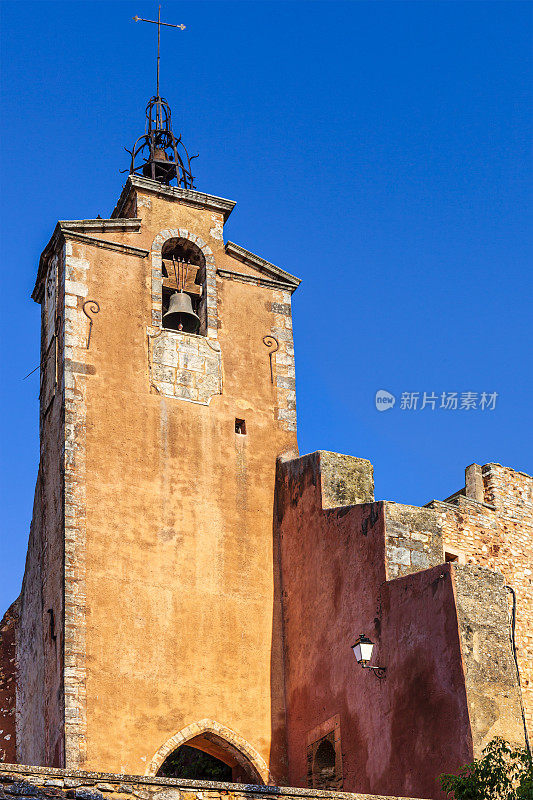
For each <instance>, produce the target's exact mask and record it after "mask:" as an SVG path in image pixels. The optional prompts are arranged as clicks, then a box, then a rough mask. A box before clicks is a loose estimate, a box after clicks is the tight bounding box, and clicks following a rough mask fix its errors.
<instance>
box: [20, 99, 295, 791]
mask: <svg viewBox="0 0 533 800" xmlns="http://www.w3.org/2000/svg"><path fill="white" fill-rule="evenodd" d="M154 109H155V111H154ZM147 113H148V120H149V121H151V122H152V123H153V124H151V126H148V132H147V134H146V135H145V136H144V137H141V140H139V141H138V142H137V143H136V145H135V146H134V148H133V149H132V165H131V171H130V175H129V177H128V179H127V182H126V185H125V186H124V189H123V191H122V194H121V196H120V198H119V200H118V203H117V205H116V208H115V209H114V211H113V213H112V214H111V216H110V218H109V219H92V220H82V221H70V222H59V223H58V225H57V227H56V229H55V231H54V234H53V236H52V238H51V240H50V242H49V244H48V245H47V247H46V248H45V250H44V252H43V254H42V256H41V260H40V264H39V270H38V276H37V282H36V285H35V290H34V293H33V298H34V299H35V300H36V301H37V302H38V303H40V304H41V307H42V375H41V393H40V431H41V461H40V467H39V475H38V481H37V489H36V502H35V510H34V517H33V523H32V530H31V535H30V546H29V552H28V560H27V564H26V575H25V580H24V586H23V590H22V595H21V599H20V601H19V602H20V608H19V615H20V639H19V641H18V643H17V653H18V656H17V658H18V670H19V673H18V690H17V691H18V695H17V760H18V762H19V763H27V764H43V765H46V764H49V765H56V766H63V765H66V766H68V767H73V768H81V769H98V770H100V771H115V772H128V773H133V774H143V773H146V774H149V775H155V774H156V772H157V770H158V769H159V768H160V766H161V764H162V763H163V761H164V759H165V757H166V755H167V754H168V753H170V752H171V751H172V750H174V749H175V747H176V746H177V744H179V743H180V742H184V741H189V742H191V743H193V744H195V745H196V746H197V747H199V748H200V749H203V750H204V751H206V752H211V753H213V754H215V755H216V754H218V753H223V754H224V758H225V761H226V763H227V764H229V765H230V766H231V767H232V769H233V777H234V778H236V779H240V780H245V781H246V782H249V783H263V782H269V781H270V780H276V781H280V780H283V778H284V776H285V775H286V764H285V760H284V759H285V755H284V754H285V750H286V748H285V728H284V725H285V722H284V720H285V709H284V687H283V672H282V645H281V612H280V588H279V572H278V569H279V563H278V554H277V549H276V545H275V541H274V537H273V502H274V481H275V469H276V457H277V456H278V455H280V454H282V453H285V452H290V451H293V452H294V451H295V449H296V411H295V394H294V351H293V343H292V329H291V295H292V293H293V291H294V290H295V289H296V288H297V286H298V284H299V280H298V279H297V278H295V277H293V276H292V275H290V274H288V273H287V272H285V271H284V270H282V269H279V268H278V267H275V266H273V265H272V264H270V263H269V262H267V261H265V260H264V259H262V258H260V257H259V256H256V255H254V254H253V253H251V252H249V251H248V250H245V249H244V248H243V247H241V246H239V245H236V244H233V243H232V242H227V241H226V242H225V240H224V223H225V221H226V220H227V218H228V217H229V215H230V213H231V212H232V210H233V207H234V203H233V202H232V201H230V200H226V199H223V198H220V197H214V196H213V195H210V194H205V193H204V192H199V191H197V190H196V189H195V188H193V178H192V175H191V171H190V161H189V159H188V156H187V154H186V153H185V154H183V151H181V155H180V148H181V142H180V139H176V138H175V137H174V135H173V134H172V130H171V126H170V110H169V109H168V106H167V105H166V103H165V102H164V101H163V100H162V99H161V98H159V97H156V98H153V99H152V100H151V101H150V104H149V106H148V109H147ZM154 114H155V116H154ZM139 158H140V159H141V163H140V165H139ZM173 181H175V182H176V183H177V185H174V186H173V185H172V182H173ZM176 297H178V299H179V300H180V302H181V303H182V305H181V306H180V308H179V309H178V312H177V313H174V314H170V315H169V314H168V313H167V312H168V308H169V305H170V306H171V310H172V303H173V302H174V303H175V302H176ZM183 302H185V304H186V306H187V307H186V308H185V310H183ZM174 310H176V309H174ZM191 331H195V332H191Z"/></svg>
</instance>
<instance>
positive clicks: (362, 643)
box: [352, 633, 374, 665]
mask: <svg viewBox="0 0 533 800" xmlns="http://www.w3.org/2000/svg"><path fill="white" fill-rule="evenodd" d="M373 649H374V644H373V642H371V641H370V639H369V638H368V636H365V635H364V633H362V634H361V635H360V636H359V638H358V639H357V641H356V642H355V644H353V645H352V650H353V654H354V656H355V658H356V660H357V662H358V663H359V664H363V665H364V664H366V663H367V662H368V661H370V659H371V658H372V650H373Z"/></svg>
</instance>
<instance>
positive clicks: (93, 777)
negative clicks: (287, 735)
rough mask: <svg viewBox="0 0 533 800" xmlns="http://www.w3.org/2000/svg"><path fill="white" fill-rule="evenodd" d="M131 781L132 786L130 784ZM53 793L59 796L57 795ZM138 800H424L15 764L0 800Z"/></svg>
mask: <svg viewBox="0 0 533 800" xmlns="http://www.w3.org/2000/svg"><path fill="white" fill-rule="evenodd" d="M43 776H53V777H50V778H49V779H48V783H50V782H51V781H52V780H53V781H54V785H56V786H57V787H58V788H57V789H54V790H49V791H47V790H46V788H45V787H42V786H41V785H40V784H41V783H42V778H43ZM73 779H74V780H76V781H80V783H82V784H94V783H95V781H96V783H97V786H101V787H102V791H95V790H93V789H84V788H78V789H74V790H73V789H70V790H69V789H68V786H70V784H71V782H72V780H73ZM125 781H127V783H126V782H125ZM52 791H53V792H54V794H52ZM121 796H123V797H125V798H128V797H131V798H134V797H135V798H139V800H224V798H225V799H226V800H258V798H272V799H273V798H281V800H285V798H286V799H287V800H289V798H301V799H302V800H307V798H309V800H311V799H313V800H420V799H419V798H399V797H396V796H392V795H387V796H385V795H375V794H373V795H370V794H358V793H357V794H351V793H348V792H339V791H324V790H321V789H296V788H289V787H280V786H255V785H254V786H252V785H246V784H236V783H217V782H215V781H201V780H199V781H193V780H182V779H177V778H145V777H141V776H140V775H115V774H112V773H98V772H82V771H80V770H76V771H72V770H61V769H54V768H51V767H25V766H15V765H12V764H5V765H0V800H2V799H3V800H10V798H13V797H23V798H27V800H32V799H33V798H34V799H35V800H46V798H49V797H57V798H59V799H60V800H70V799H71V798H72V799H74V800H116V798H118V797H121Z"/></svg>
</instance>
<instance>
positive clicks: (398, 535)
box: [384, 502, 444, 580]
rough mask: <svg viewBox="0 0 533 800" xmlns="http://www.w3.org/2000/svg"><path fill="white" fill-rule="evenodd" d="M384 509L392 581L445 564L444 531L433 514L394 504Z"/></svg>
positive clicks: (389, 576)
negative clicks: (443, 549)
mask: <svg viewBox="0 0 533 800" xmlns="http://www.w3.org/2000/svg"><path fill="white" fill-rule="evenodd" d="M384 506H385V531H386V537H387V577H388V578H389V580H390V579H392V578H398V577H400V576H401V575H409V574H411V573H413V572H419V571H420V570H422V569H428V567H434V566H436V565H437V564H441V563H442V562H443V561H444V558H443V551H442V528H441V525H440V521H439V519H438V518H437V516H436V515H435V513H434V512H433V511H429V510H427V509H425V508H417V507H416V506H404V505H400V503H391V502H385V503H384Z"/></svg>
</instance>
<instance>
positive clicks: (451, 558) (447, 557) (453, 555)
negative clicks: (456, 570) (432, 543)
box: [444, 553, 459, 561]
mask: <svg viewBox="0 0 533 800" xmlns="http://www.w3.org/2000/svg"><path fill="white" fill-rule="evenodd" d="M444 560H445V561H459V556H458V555H457V554H456V553H444Z"/></svg>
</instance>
